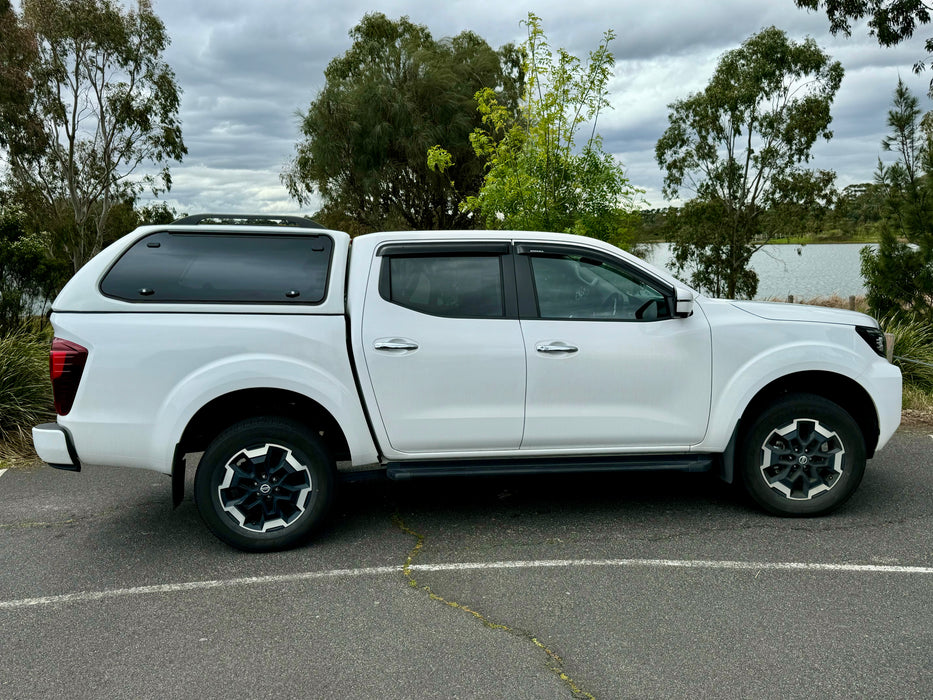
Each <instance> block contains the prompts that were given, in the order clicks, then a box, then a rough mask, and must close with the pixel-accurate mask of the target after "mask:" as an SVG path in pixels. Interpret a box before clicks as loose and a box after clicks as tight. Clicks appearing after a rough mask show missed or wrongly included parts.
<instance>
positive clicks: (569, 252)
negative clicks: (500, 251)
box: [514, 242, 674, 323]
mask: <svg viewBox="0 0 933 700" xmlns="http://www.w3.org/2000/svg"><path fill="white" fill-rule="evenodd" d="M536 255H542V256H561V257H565V256H574V255H576V256H580V257H581V258H589V259H591V260H595V261H597V262H600V263H606V264H609V265H613V266H615V267H619V268H622V269H623V270H625V271H626V272H627V273H629V274H630V275H631V276H632V277H633V278H635V280H636V281H638V282H641V283H642V284H644V285H646V286H648V287H651V288H652V289H654V290H655V291H656V292H658V294H660V295H661V296H663V297H664V300H665V301H666V302H667V307H668V315H667V316H665V317H663V318H653V319H626V318H552V317H544V316H541V312H540V309H539V307H538V292H537V287H536V285H535V278H534V270H533V269H532V265H531V258H532V257H533V256H536ZM514 257H515V276H516V281H517V283H518V290H519V291H518V303H519V312H520V316H521V318H523V319H539V320H543V321H589V322H598V323H653V322H656V321H667V320H669V319H671V318H674V301H673V300H674V288H673V287H672V286H671V285H669V284H667V283H666V282H662V281H661V280H659V279H657V278H655V277H653V276H651V275H649V274H648V273H646V272H645V271H643V270H640V269H639V268H637V267H635V266H633V265H630V264H628V263H627V262H626V261H625V260H622V259H621V258H617V257H615V256H613V255H610V254H608V253H605V252H603V251H601V250H594V249H593V248H587V247H585V246H575V245H563V244H559V243H557V244H555V243H521V242H519V243H516V244H515V247H514Z"/></svg>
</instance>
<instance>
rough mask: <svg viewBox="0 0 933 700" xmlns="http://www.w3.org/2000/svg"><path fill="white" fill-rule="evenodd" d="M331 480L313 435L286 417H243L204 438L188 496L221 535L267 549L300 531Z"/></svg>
mask: <svg viewBox="0 0 933 700" xmlns="http://www.w3.org/2000/svg"><path fill="white" fill-rule="evenodd" d="M333 484H334V462H333V459H332V458H331V457H330V455H329V454H328V452H327V450H326V449H325V447H324V446H323V445H322V443H321V440H320V438H319V437H318V436H317V435H315V434H314V433H312V432H311V431H310V430H308V429H307V428H306V427H305V426H303V425H301V424H300V423H298V422H296V421H293V420H289V419H287V418H279V417H274V416H270V417H263V418H251V419H248V420H245V421H241V422H239V423H236V424H235V425H232V426H230V427H229V428H227V429H226V430H224V431H223V432H222V433H221V434H220V435H218V436H217V437H216V438H215V439H214V441H213V442H211V444H210V445H209V446H208V448H207V450H206V451H205V453H204V456H203V457H202V458H201V462H200V464H199V465H198V470H197V472H196V474H195V477H194V500H195V504H196V505H197V508H198V512H199V513H200V514H201V517H202V518H203V520H204V522H205V523H206V524H207V526H208V528H210V530H211V532H213V533H214V534H215V535H216V536H217V537H219V538H220V539H221V540H223V541H224V542H226V543H227V544H230V545H233V546H234V547H236V548H238V549H242V550H245V551H250V552H269V551H275V550H280V549H287V548H289V547H293V546H295V545H297V544H299V543H301V542H303V541H304V540H305V539H306V538H307V536H308V535H309V533H310V532H311V530H312V529H313V528H314V527H315V525H317V524H318V523H319V522H320V520H321V518H323V516H324V514H325V513H326V511H327V509H328V506H329V504H330V501H331V498H332V494H333V490H334V486H333Z"/></svg>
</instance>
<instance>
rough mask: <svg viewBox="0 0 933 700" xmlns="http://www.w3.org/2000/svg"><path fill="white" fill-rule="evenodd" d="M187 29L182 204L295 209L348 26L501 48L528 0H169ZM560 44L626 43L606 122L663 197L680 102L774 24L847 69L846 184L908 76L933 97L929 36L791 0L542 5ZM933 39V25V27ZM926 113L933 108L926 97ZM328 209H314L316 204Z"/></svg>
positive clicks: (840, 154) (857, 172) (622, 151)
mask: <svg viewBox="0 0 933 700" xmlns="http://www.w3.org/2000/svg"><path fill="white" fill-rule="evenodd" d="M154 5H155V10H156V12H157V13H158V14H159V16H160V17H161V18H162V19H163V21H164V22H165V24H166V27H167V29H168V32H169V34H170V36H171V38H172V45H171V47H170V49H169V51H168V52H167V55H166V58H167V60H168V61H169V63H170V64H171V65H172V67H173V68H174V70H175V72H176V75H177V78H178V81H179V84H180V85H181V87H182V89H183V90H184V95H183V98H182V110H181V118H182V124H183V128H184V138H185V142H186V143H187V145H188V149H189V155H188V157H187V158H186V160H185V162H184V163H182V164H181V165H176V166H175V167H174V168H173V179H174V187H173V190H172V192H171V193H170V194H169V196H168V197H167V199H168V201H170V202H171V203H173V204H174V205H175V206H176V207H177V208H178V209H179V210H181V211H188V212H194V211H202V210H213V211H217V210H224V209H226V210H231V211H247V210H253V211H295V210H296V209H297V206H296V205H295V204H294V202H291V201H290V200H289V198H288V195H287V193H286V191H285V189H284V187H282V185H281V183H280V181H279V173H280V172H281V169H282V167H283V166H284V164H285V162H286V161H287V160H288V158H289V157H290V156H291V155H292V153H293V151H294V146H295V143H296V141H297V139H298V137H299V131H298V117H297V114H296V113H297V112H298V111H299V110H304V109H306V108H307V106H308V104H309V103H310V101H311V100H312V99H313V98H314V96H315V95H316V94H317V92H318V91H319V90H320V88H321V87H322V86H323V84H324V75H323V71H324V68H325V67H326V65H327V63H328V62H329V61H330V60H331V59H332V58H334V57H335V56H337V55H339V54H341V53H343V51H345V50H346V49H347V48H348V47H349V45H350V39H349V37H348V32H349V30H350V29H351V28H352V27H353V26H355V25H356V24H357V23H358V22H359V20H360V19H361V18H362V16H363V15H364V14H365V13H366V12H368V11H373V10H374V9H378V10H379V11H382V12H384V13H385V14H386V15H388V16H389V17H392V18H397V17H400V16H402V15H408V16H409V17H410V18H411V20H412V21H414V22H418V23H421V24H425V25H427V27H428V28H429V29H430V31H431V33H432V34H433V35H434V36H435V37H436V38H441V37H447V36H453V35H455V34H458V33H459V32H461V31H463V30H465V29H469V30H472V31H475V32H476V33H477V34H479V35H480V36H482V37H483V38H485V39H486V40H487V41H488V42H489V43H490V44H491V45H492V46H494V47H498V46H501V45H502V44H504V43H507V42H510V41H512V42H517V41H521V40H522V39H523V38H524V35H525V30H524V29H523V28H522V27H521V25H520V21H521V20H522V19H524V18H525V16H526V14H527V8H526V7H524V6H519V7H516V6H514V5H511V4H507V3H502V2H501V0H446V1H445V2H440V3H427V2H416V1H414V0H390V1H385V2H381V3H379V4H378V7H377V8H374V7H373V6H372V5H371V4H369V3H360V2H356V1H355V0H349V1H348V2H344V3H334V4H323V3H306V2H298V1H286V0H266V1H264V2H255V0H251V1H247V0H198V2H189V1H188V0H155V2H154ZM534 10H535V12H536V13H537V14H538V15H540V16H541V18H542V21H543V23H544V29H545V31H546V33H547V34H548V37H549V38H550V40H551V44H552V46H553V47H565V48H567V49H568V50H570V51H572V52H574V53H576V54H577V55H581V56H582V55H585V54H586V52H588V51H590V50H592V49H593V48H594V47H595V46H596V44H597V43H598V42H599V40H600V38H601V36H602V33H603V31H604V30H606V29H608V28H612V29H614V30H615V32H616V34H617V36H618V38H617V39H616V41H615V42H613V45H612V49H613V51H614V53H615V55H616V58H617V65H616V70H615V78H614V80H613V82H612V94H611V99H612V102H613V106H614V109H612V110H610V111H608V112H606V113H605V114H604V115H603V116H602V118H601V121H600V131H601V133H602V134H603V137H604V142H605V145H606V148H607V150H609V151H610V152H612V153H615V154H617V155H618V156H619V157H620V158H621V160H622V161H623V163H624V165H625V167H626V170H627V172H628V174H629V176H630V177H631V179H632V180H633V181H634V182H635V184H637V185H639V186H641V187H643V188H646V189H647V190H648V195H647V196H648V198H649V199H650V200H652V203H653V204H655V205H656V206H657V205H662V204H663V202H662V201H661V198H660V194H659V191H660V184H661V178H662V174H661V173H660V171H659V170H658V168H657V165H656V163H655V161H654V144H655V142H656V141H657V139H658V138H659V137H660V135H661V133H662V132H663V130H664V128H665V127H666V124H667V105H668V104H669V103H670V102H672V101H673V100H676V99H679V98H682V97H685V96H686V95H687V94H689V93H691V92H694V91H696V90H699V89H702V88H703V87H704V86H705V84H706V82H707V81H708V79H709V76H710V74H711V73H712V70H713V68H714V67H715V62H716V60H717V59H718V57H719V56H721V55H722V53H723V52H725V51H726V50H729V49H731V48H734V47H735V46H737V45H738V44H739V43H741V42H742V41H743V40H744V39H745V38H747V37H748V36H749V35H751V34H752V33H754V32H757V31H759V30H760V29H761V28H763V27H766V26H769V25H775V26H778V27H780V28H782V29H784V30H786V31H787V32H788V33H789V34H790V35H791V36H792V37H794V38H798V39H799V38H802V37H803V36H806V35H809V36H813V37H814V38H815V39H816V41H817V42H818V43H819V44H820V45H821V46H823V47H824V48H826V50H827V51H828V52H829V53H830V54H831V55H833V56H834V57H835V58H837V59H838V60H840V61H842V62H843V64H844V66H845V67H846V70H847V75H846V78H845V81H844V83H843V88H842V90H841V91H840V94H839V96H838V97H837V100H836V104H835V105H834V108H833V114H834V122H833V129H834V131H835V134H836V136H835V138H834V139H833V140H832V141H831V142H829V143H828V144H819V145H818V146H817V148H816V149H815V150H814V154H815V157H814V161H813V164H814V165H815V166H816V167H830V168H833V169H835V170H837V171H838V172H839V182H840V185H844V184H851V182H857V181H863V180H865V179H870V177H871V172H872V171H873V169H874V167H875V163H876V161H877V156H878V154H879V150H880V147H879V145H878V144H879V141H880V138H881V136H882V135H883V133H884V131H885V126H884V119H885V116H886V111H887V109H888V106H889V103H890V97H891V92H892V90H893V89H894V85H895V83H896V81H897V75H898V73H900V75H901V76H902V77H904V78H905V79H906V80H908V81H909V84H910V85H911V88H912V89H913V90H914V91H915V93H916V94H917V95H918V96H921V97H922V96H923V95H925V92H926V89H927V84H928V81H929V74H927V75H921V76H919V77H918V76H913V75H912V73H911V71H910V67H911V65H912V64H913V62H914V61H915V60H917V59H918V58H922V57H923V51H922V44H923V36H925V35H922V36H920V37H918V38H917V39H916V41H914V42H910V43H908V44H907V45H904V46H901V47H896V48H893V49H881V48H879V47H878V46H877V44H876V43H875V42H874V39H872V38H871V37H869V36H867V33H866V32H865V31H864V30H863V29H859V28H856V30H855V31H854V32H853V36H852V38H851V39H848V40H846V39H843V38H838V37H832V36H830V35H829V33H828V22H827V21H826V17H825V15H823V14H822V13H807V12H805V11H802V10H798V9H797V8H796V7H795V6H794V4H793V2H792V0H774V1H772V2H761V0H720V1H718V2H715V3H712V2H703V3H700V2H694V1H693V0H654V2H652V3H644V2H635V1H634V0H622V1H618V0H615V1H612V0H575V2H572V3H567V2H555V1H554V0H539V2H537V3H536V4H535V7H534ZM928 33H929V34H933V30H931V31H930V32H928ZM922 103H923V105H924V108H925V109H926V108H927V107H928V106H929V103H928V101H927V100H926V99H925V98H923V101H922ZM312 208H313V207H312Z"/></svg>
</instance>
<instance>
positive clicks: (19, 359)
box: [0, 328, 54, 445]
mask: <svg viewBox="0 0 933 700" xmlns="http://www.w3.org/2000/svg"><path fill="white" fill-rule="evenodd" d="M53 415H54V411H53V409H52V386H51V384H50V382H49V338H48V337H47V336H46V335H44V334H42V333H36V332H33V331H30V330H28V329H26V328H22V329H19V330H16V331H13V332H10V333H6V334H0V442H12V443H15V444H20V445H22V444H24V443H26V441H27V440H28V439H29V431H30V430H31V429H32V426H34V425H37V424H38V423H42V422H44V421H46V420H50V419H51V418H52V417H53Z"/></svg>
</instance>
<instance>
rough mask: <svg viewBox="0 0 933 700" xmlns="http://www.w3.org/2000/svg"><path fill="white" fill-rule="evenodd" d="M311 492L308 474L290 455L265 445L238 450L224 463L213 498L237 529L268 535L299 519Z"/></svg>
mask: <svg viewBox="0 0 933 700" xmlns="http://www.w3.org/2000/svg"><path fill="white" fill-rule="evenodd" d="M311 488H312V487H311V472H310V471H308V468H307V467H306V466H305V465H304V464H302V463H301V462H300V461H298V460H297V459H296V458H295V455H294V454H293V453H292V451H291V450H290V449H288V448H287V447H284V446H282V445H276V444H272V443H267V444H265V445H264V446H262V447H257V448H255V449H252V450H246V449H244V450H241V451H240V452H237V453H236V454H235V455H234V456H233V457H232V458H231V459H230V460H229V461H228V462H227V464H226V465H225V466H224V473H223V480H222V481H221V483H220V486H218V487H217V498H218V499H219V502H220V506H221V508H223V510H224V511H225V512H227V513H228V514H229V515H230V516H231V517H232V518H233V519H234V520H236V522H237V523H238V524H239V525H240V527H242V528H244V529H246V530H250V531H252V532H269V531H271V530H278V529H282V528H286V527H288V526H289V525H292V524H293V523H295V522H296V521H297V520H298V519H299V518H300V517H301V515H302V514H303V513H304V512H305V508H306V505H307V502H308V497H309V496H310V495H311Z"/></svg>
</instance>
